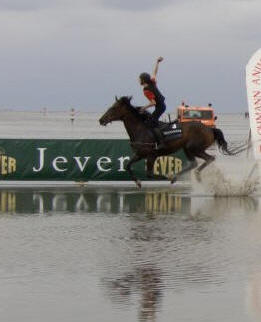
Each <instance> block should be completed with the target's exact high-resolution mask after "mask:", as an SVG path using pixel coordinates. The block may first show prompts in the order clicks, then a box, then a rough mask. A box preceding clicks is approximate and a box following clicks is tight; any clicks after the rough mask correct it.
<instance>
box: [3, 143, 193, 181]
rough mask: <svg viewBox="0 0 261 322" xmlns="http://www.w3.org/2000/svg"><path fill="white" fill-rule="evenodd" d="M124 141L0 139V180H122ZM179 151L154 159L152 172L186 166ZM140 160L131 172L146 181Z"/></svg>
mask: <svg viewBox="0 0 261 322" xmlns="http://www.w3.org/2000/svg"><path fill="white" fill-rule="evenodd" d="M132 154H133V153H132V151H131V148H130V145H129V141H128V140H112V139H109V140H101V139H90V140H59V139H50V140H38V139H26V140H22V139H21V140H20V139H1V140H0V180H22V181H24V180H28V181H34V180H35V181H41V180H42V181H52V180H53V181H63V180H64V181H90V180H94V181H110V180H113V181H121V180H122V181H126V180H130V177H129V175H128V173H127V171H126V170H125V167H126V164H127V162H128V160H130V158H131V156H132ZM186 162H187V161H186V158H185V155H184V153H183V151H180V152H178V153H176V154H175V155H171V156H163V157H160V158H158V159H157V160H156V162H155V165H154V173H155V174H161V175H165V176H169V175H171V174H176V173H178V172H180V171H181V170H182V168H183V166H184V165H185V164H186ZM145 169H146V165H145V162H144V160H141V161H139V162H137V163H136V164H134V165H133V170H134V171H135V173H136V174H137V176H138V177H139V178H140V179H141V180H146V170H145Z"/></svg>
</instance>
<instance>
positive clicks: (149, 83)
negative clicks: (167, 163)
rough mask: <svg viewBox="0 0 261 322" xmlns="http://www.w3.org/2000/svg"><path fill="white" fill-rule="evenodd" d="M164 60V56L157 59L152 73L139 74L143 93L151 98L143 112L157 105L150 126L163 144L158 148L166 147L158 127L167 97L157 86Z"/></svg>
mask: <svg viewBox="0 0 261 322" xmlns="http://www.w3.org/2000/svg"><path fill="white" fill-rule="evenodd" d="M162 61H163V57H159V58H158V59H157V61H156V65H155V67H154V70H153V73H152V75H150V74H148V73H141V74H140V76H139V81H140V85H141V86H142V87H143V93H144V95H145V97H146V98H147V99H148V100H149V103H148V104H147V105H145V106H143V107H142V108H141V112H144V111H146V110H147V109H148V108H150V107H153V106H155V110H154V112H152V114H151V116H152V117H151V122H150V124H149V125H150V126H151V128H152V130H153V133H154V135H155V138H156V140H157V143H160V144H161V146H158V148H162V147H164V143H163V142H160V141H161V140H162V139H163V136H162V134H161V132H160V130H158V129H157V128H156V127H157V125H158V124H159V118H160V116H161V115H162V114H163V113H164V112H165V110H166V105H165V97H164V96H163V95H162V93H161V92H160V90H159V89H158V87H157V79H156V77H157V73H158V69H159V63H160V62H162Z"/></svg>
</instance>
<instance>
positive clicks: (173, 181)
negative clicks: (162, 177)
mask: <svg viewBox="0 0 261 322" xmlns="http://www.w3.org/2000/svg"><path fill="white" fill-rule="evenodd" d="M176 181H177V177H176V176H173V177H172V179H171V180H170V183H171V184H173V183H175V182H176Z"/></svg>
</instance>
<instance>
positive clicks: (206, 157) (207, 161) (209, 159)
mask: <svg viewBox="0 0 261 322" xmlns="http://www.w3.org/2000/svg"><path fill="white" fill-rule="evenodd" d="M197 157H199V158H201V159H203V160H205V162H204V163H202V164H201V165H200V166H199V167H198V168H197V169H196V170H195V175H196V179H197V180H198V181H201V178H200V172H201V171H202V170H203V169H205V168H206V166H208V165H209V164H210V163H212V162H213V161H215V157H214V156H213V155H209V154H207V153H206V152H205V151H203V152H200V153H197Z"/></svg>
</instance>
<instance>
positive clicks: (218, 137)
mask: <svg viewBox="0 0 261 322" xmlns="http://www.w3.org/2000/svg"><path fill="white" fill-rule="evenodd" d="M212 130H213V134H214V140H215V141H216V142H217V144H218V148H219V149H220V150H221V151H222V152H223V154H226V155H236V154H238V153H240V152H243V151H245V150H246V149H248V148H249V144H248V143H247V144H242V145H240V146H237V147H234V148H232V149H231V148H230V149H229V148H228V144H227V141H226V140H225V137H224V134H223V132H222V131H221V130H220V129H216V128H213V129H212Z"/></svg>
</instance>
